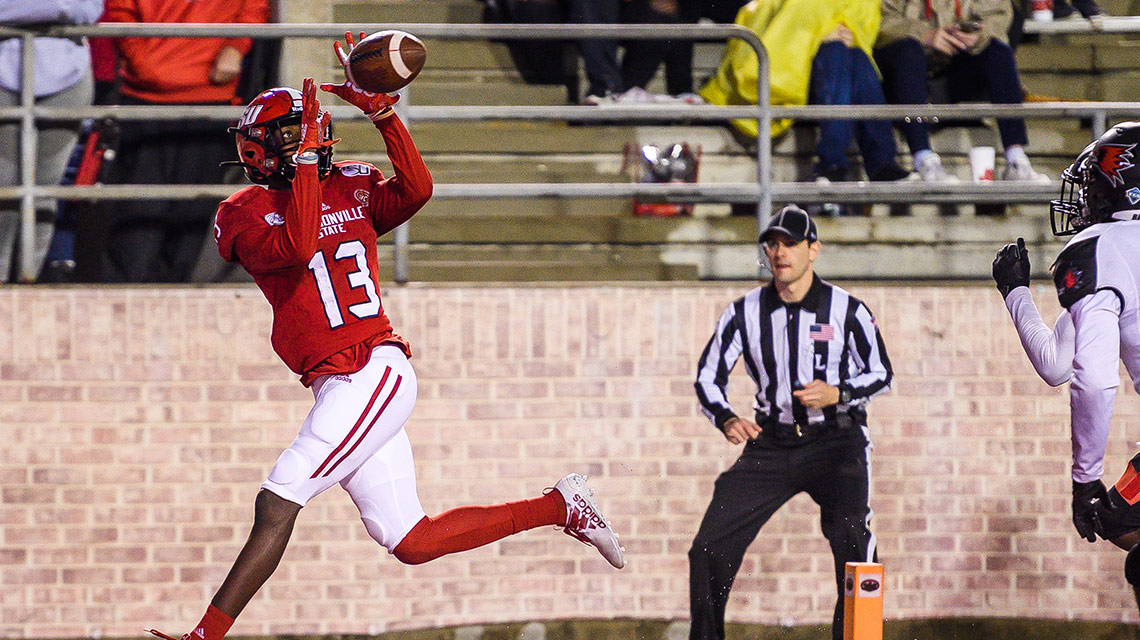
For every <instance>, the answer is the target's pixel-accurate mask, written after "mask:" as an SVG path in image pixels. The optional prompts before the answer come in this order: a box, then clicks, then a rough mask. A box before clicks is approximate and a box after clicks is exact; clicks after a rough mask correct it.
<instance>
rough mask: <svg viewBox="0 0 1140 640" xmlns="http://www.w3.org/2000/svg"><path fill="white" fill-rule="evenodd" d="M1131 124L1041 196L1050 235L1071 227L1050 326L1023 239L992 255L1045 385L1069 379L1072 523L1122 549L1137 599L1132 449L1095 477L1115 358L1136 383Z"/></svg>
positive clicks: (1138, 477)
mask: <svg viewBox="0 0 1140 640" xmlns="http://www.w3.org/2000/svg"><path fill="white" fill-rule="evenodd" d="M1137 147H1140V123H1137V122H1125V123H1121V124H1119V125H1117V126H1115V127H1113V128H1112V129H1110V130H1109V131H1108V132H1107V133H1105V134H1104V135H1103V136H1101V137H1100V138H1099V139H1098V140H1096V141H1095V142H1093V143H1092V144H1090V145H1089V146H1088V147H1086V148H1085V150H1084V151H1082V152H1081V154H1080V155H1079V156H1078V157H1077V159H1076V161H1075V162H1074V163H1073V164H1072V165H1071V166H1070V167H1069V168H1068V169H1066V170H1065V171H1064V172H1063V173H1062V176H1061V178H1062V187H1061V198H1060V199H1059V200H1054V201H1053V202H1052V203H1051V207H1050V214H1051V217H1052V223H1053V233H1054V234H1055V235H1058V236H1067V235H1073V234H1076V235H1075V236H1074V237H1073V239H1072V240H1070V241H1069V243H1068V244H1067V245H1065V248H1064V249H1063V250H1062V251H1061V254H1060V256H1058V258H1057V262H1056V263H1055V264H1054V265H1053V281H1054V284H1055V285H1056V288H1057V296H1058V298H1059V300H1060V302H1061V306H1062V307H1064V308H1065V311H1064V312H1063V313H1062V314H1061V316H1060V317H1059V318H1058V321H1057V325H1056V327H1055V328H1054V330H1052V331H1050V330H1049V329H1048V327H1047V326H1045V324H1044V322H1043V321H1042V320H1041V316H1040V314H1039V313H1038V312H1037V309H1036V307H1035V306H1034V305H1033V300H1032V298H1031V297H1030V294H1029V289H1028V284H1029V257H1028V255H1027V254H1026V252H1025V244H1024V242H1023V241H1022V240H1021V239H1018V243H1017V244H1016V245H1013V244H1011V245H1006V246H1005V247H1003V248H1002V249H1001V251H999V252H998V255H997V258H996V259H995V260H994V265H993V273H994V279H995V280H996V281H997V285H998V290H999V291H1001V293H1002V295H1003V297H1005V300H1006V307H1007V308H1008V309H1009V311H1010V314H1011V316H1012V317H1013V320H1014V324H1015V325H1016V326H1017V330H1018V334H1019V336H1020V337H1021V342H1022V345H1023V346H1024V347H1025V351H1026V354H1027V355H1028V356H1029V358H1030V360H1031V361H1032V362H1033V366H1034V368H1035V369H1036V370H1037V372H1038V374H1039V375H1041V377H1042V379H1044V380H1045V381H1046V382H1048V383H1049V384H1051V385H1059V384H1061V383H1063V382H1066V381H1068V382H1070V386H1069V393H1070V406H1071V412H1072V413H1071V419H1072V441H1073V467H1072V477H1073V524H1074V525H1075V526H1076V529H1077V532H1078V533H1079V534H1080V535H1081V537H1083V538H1085V539H1086V540H1088V541H1089V542H1095V541H1096V538H1097V536H1098V535H1099V536H1100V537H1101V538H1104V539H1105V540H1109V541H1111V542H1113V543H1114V544H1116V545H1117V546H1119V547H1121V548H1123V549H1128V550H1129V552H1128V559H1127V561H1126V563H1125V577H1126V578H1127V580H1128V582H1129V584H1131V585H1132V588H1133V591H1134V592H1135V594H1136V597H1137V604H1138V605H1140V544H1138V541H1140V454H1137V455H1136V456H1134V457H1133V458H1132V460H1131V461H1129V463H1128V465H1127V467H1126V469H1125V471H1124V473H1123V475H1122V476H1121V477H1120V479H1119V480H1118V481H1117V482H1116V484H1115V485H1114V486H1113V487H1112V488H1111V489H1109V490H1106V489H1105V486H1104V483H1103V481H1102V480H1101V477H1102V476H1103V475H1104V454H1105V448H1106V446H1107V443H1108V433H1109V422H1110V420H1111V418H1112V407H1113V401H1114V400H1115V397H1116V387H1117V386H1119V384H1120V376H1119V373H1118V372H1119V369H1120V365H1119V362H1120V361H1121V360H1123V361H1124V366H1125V368H1126V369H1127V370H1128V374H1129V376H1130V377H1131V378H1132V381H1133V386H1134V387H1135V388H1137V390H1140V287H1138V282H1140V166H1137V164H1136V163H1135V161H1136V154H1137V152H1138V151H1140V150H1138V149H1137Z"/></svg>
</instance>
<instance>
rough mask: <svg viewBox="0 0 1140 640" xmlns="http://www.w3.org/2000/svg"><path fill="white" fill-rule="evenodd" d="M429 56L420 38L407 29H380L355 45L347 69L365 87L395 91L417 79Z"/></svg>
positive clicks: (349, 75)
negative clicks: (407, 31)
mask: <svg viewBox="0 0 1140 640" xmlns="http://www.w3.org/2000/svg"><path fill="white" fill-rule="evenodd" d="M426 59H427V49H426V48H424V43H423V42H421V41H420V39H419V38H417V37H415V36H413V35H412V34H410V33H405V32H403V31H395V30H391V31H377V32H376V33H374V34H372V35H370V36H368V37H367V38H365V39H363V40H361V41H360V42H359V43H357V45H356V46H355V47H353V48H352V52H351V53H349V54H348V67H347V68H346V69H345V73H346V74H347V75H348V79H349V80H351V81H352V83H353V84H355V85H356V86H358V87H360V88H361V89H364V90H365V91H371V92H373V93H392V92H393V91H399V90H400V89H403V88H404V87H406V86H407V85H408V83H409V82H411V81H412V80H414V79H415V77H416V76H417V75H419V73H420V70H421V69H423V68H424V61H425V60H426Z"/></svg>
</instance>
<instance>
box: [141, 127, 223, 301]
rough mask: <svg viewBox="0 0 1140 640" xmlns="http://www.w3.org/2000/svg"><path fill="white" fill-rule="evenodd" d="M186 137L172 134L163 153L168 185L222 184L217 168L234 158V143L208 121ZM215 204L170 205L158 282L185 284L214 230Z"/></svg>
mask: <svg viewBox="0 0 1140 640" xmlns="http://www.w3.org/2000/svg"><path fill="white" fill-rule="evenodd" d="M187 129H188V133H187V134H186V135H182V136H179V135H175V134H173V133H172V134H171V136H170V140H169V142H167V143H166V145H165V146H164V148H163V149H162V158H163V163H164V164H165V166H166V168H165V169H164V174H165V175H166V182H167V183H169V184H222V182H223V180H224V177H225V171H224V169H223V168H222V167H220V166H219V165H220V164H221V163H222V162H224V161H225V160H229V159H230V157H231V156H232V155H233V141H232V139H231V138H230V137H229V136H228V135H226V134H225V130H224V129H221V128H219V127H217V126H216V124H215V123H211V122H208V121H202V122H195V123H192V124H191V125H190V126H189V127H187ZM217 208H218V203H217V201H216V200H214V199H199V200H179V201H176V202H173V203H171V210H172V211H171V212H172V214H173V215H171V217H170V218H169V222H168V228H167V233H166V237H165V238H164V240H163V246H162V254H161V256H162V259H161V264H162V269H161V272H160V273H159V274H156V275H157V277H158V279H159V281H160V282H188V281H189V278H190V273H191V271H193V269H194V265H195V264H197V262H198V256H199V254H200V253H201V250H202V244H203V243H202V240H203V239H204V238H205V237H206V235H207V234H208V233H211V230H212V228H213V218H214V213H215V212H216V211H217Z"/></svg>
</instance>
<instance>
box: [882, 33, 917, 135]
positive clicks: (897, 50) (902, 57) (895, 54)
mask: <svg viewBox="0 0 1140 640" xmlns="http://www.w3.org/2000/svg"><path fill="white" fill-rule="evenodd" d="M875 63H876V64H877V65H879V71H880V72H882V74H883V93H884V94H885V95H886V98H887V102H889V103H891V104H926V103H927V102H929V101H930V89H929V86H928V85H927V75H926V74H927V71H926V54H925V53H924V52H923V50H922V45H921V44H920V43H919V42H918V40H915V39H913V38H903V39H902V40H899V41H897V42H893V43H891V44H889V45H887V46H885V47H882V48H880V49H875ZM903 134H904V135H905V136H906V142H907V146H909V147H910V152H911V153H912V154H915V153H918V152H919V151H926V150H929V149H930V129H929V128H928V127H927V125H926V123H925V122H916V121H912V122H907V123H904V124H903Z"/></svg>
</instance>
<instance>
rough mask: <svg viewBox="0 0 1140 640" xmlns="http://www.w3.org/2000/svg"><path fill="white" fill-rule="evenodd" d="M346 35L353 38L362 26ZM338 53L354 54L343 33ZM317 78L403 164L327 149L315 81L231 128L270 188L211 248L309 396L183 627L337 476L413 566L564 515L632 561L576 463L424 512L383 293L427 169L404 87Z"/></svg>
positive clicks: (233, 597) (244, 161) (244, 206)
mask: <svg viewBox="0 0 1140 640" xmlns="http://www.w3.org/2000/svg"><path fill="white" fill-rule="evenodd" d="M362 35H363V34H362ZM347 40H348V43H349V46H350V47H351V46H352V45H353V38H352V37H351V36H348V37H347ZM336 50H337V53H338V55H340V56H341V59H342V61H343V60H345V59H346V57H347V54H346V53H345V52H344V50H343V49H342V48H341V47H340V43H339V42H338V43H337V46H336ZM350 51H351V49H350ZM321 89H323V90H325V91H329V92H331V93H334V94H336V95H337V96H340V97H341V98H343V99H344V100H346V101H348V102H350V103H351V104H353V105H356V106H357V107H359V108H360V109H361V110H363V111H364V112H365V113H366V114H368V116H369V118H370V119H371V120H372V122H373V123H375V125H376V129H377V130H379V132H380V134H381V135H382V136H383V137H384V143H385V145H386V147H387V153H388V158H389V159H390V160H391V161H392V167H393V170H394V175H392V176H391V177H387V178H386V177H384V176H383V175H382V174H381V173H380V170H379V169H377V168H376V167H374V166H372V165H370V164H367V163H364V162H356V161H351V160H350V161H344V162H336V163H334V162H333V161H332V145H333V144H335V143H336V142H337V141H336V140H331V139H330V137H331V118H330V116H329V114H328V113H327V112H324V111H321V110H320V104H319V102H318V101H317V98H316V89H315V87H314V83H313V80H312V79H311V78H306V79H305V82H304V85H303V89H302V90H301V91H297V90H295V89H289V88H277V89H270V90H269V91H266V92H264V93H262V94H261V95H259V96H258V97H257V98H255V99H254V100H253V102H251V103H250V104H249V106H248V107H247V108H246V110H245V114H244V115H243V117H242V119H241V121H240V122H239V123H238V126H237V127H235V128H233V129H231V131H233V132H235V137H236V140H237V149H238V156H239V158H240V160H239V163H240V164H241V165H242V166H243V167H244V169H245V171H246V175H247V177H248V178H249V179H250V180H251V181H252V182H254V183H256V184H258V185H263V186H255V187H248V188H246V189H243V190H242V191H239V192H237V193H235V194H234V195H232V196H230V197H229V198H228V199H227V200H226V201H225V202H222V204H221V206H219V207H218V213H217V219H216V222H215V224H214V234H215V237H216V238H217V241H218V251H219V252H220V253H221V255H222V257H223V258H225V259H226V260H228V261H233V262H237V263H239V264H241V265H242V267H244V268H245V269H246V271H248V272H249V273H250V274H251V275H252V276H253V278H254V281H255V282H256V283H257V286H258V287H259V288H260V289H261V291H262V293H263V294H264V295H265V297H266V299H267V300H268V301H269V304H270V305H271V306H272V308H273V333H272V343H273V348H274V350H275V351H276V352H277V354H278V355H279V356H280V357H281V359H282V360H283V361H284V362H285V364H287V365H288V366H289V368H290V369H292V370H293V372H294V373H297V374H298V375H300V376H301V383H302V384H303V385H305V386H306V387H311V388H312V390H313V395H314V398H315V405H314V406H313V409H312V411H311V412H310V413H309V415H308V417H307V418H306V419H305V422H304V424H303V425H302V426H301V430H300V433H299V434H298V435H297V438H296V439H295V440H294V441H293V443H292V444H291V445H290V446H289V448H287V449H286V450H285V451H284V452H283V453H282V454H281V456H280V457H279V458H278V460H277V462H276V464H274V466H273V469H272V470H271V471H270V473H269V477H268V479H267V480H266V481H265V482H264V483H263V484H262V490H261V491H260V492H259V493H258V495H257V499H256V502H255V516H254V524H253V529H252V531H251V532H250V534H249V539H248V540H247V542H246V543H245V546H244V547H243V548H242V550H241V552H240V553H239V554H238V557H237V560H236V561H235V562H234V565H233V568H232V569H231V570H230V573H229V575H227V576H226V579H225V581H223V583H222V585H221V587H220V588H219V589H218V591H217V593H216V594H215V596H214V598H213V600H212V601H211V603H210V606H209V607H208V608H207V610H206V613H205V615H204V616H203V618H202V621H201V622H200V623H199V624H198V625H197V626H195V627H194V631H193V632H191V633H190V634H187V635H186V636H184V639H186V640H220V639H221V638H223V637H224V636H225V634H226V632H227V631H228V630H229V628H230V626H231V625H232V624H233V622H234V618H236V617H237V616H238V614H240V613H241V611H242V609H244V608H245V606H246V604H248V603H249V601H250V599H251V598H252V597H253V595H254V594H255V593H256V592H257V590H258V589H259V588H260V587H261V585H262V584H264V583H265V581H266V580H267V579H268V578H269V576H270V575H271V574H272V573H273V571H274V570H275V569H276V567H277V564H278V562H279V561H280V560H281V556H282V554H283V553H284V551H285V547H286V545H287V543H288V541H289V537H290V535H291V533H292V530H293V524H294V522H295V520H296V518H297V514H298V513H299V512H300V510H301V508H302V507H303V506H304V505H305V504H306V503H307V502H308V501H309V500H310V499H312V498H313V497H314V496H316V495H317V494H319V493H321V492H322V491H324V490H326V489H328V488H330V487H332V486H333V485H334V484H338V483H339V484H340V485H341V486H342V487H343V488H344V489H345V491H347V492H348V494H349V495H350V496H351V497H352V500H353V502H354V503H355V504H356V506H357V508H359V510H360V517H361V520H363V522H364V526H365V528H366V530H367V531H368V534H369V536H371V537H372V538H373V539H374V540H376V542H378V543H379V544H381V545H382V546H384V547H385V548H387V549H388V551H389V552H390V553H391V554H393V555H394V556H395V557H396V558H397V559H398V560H400V561H401V562H404V563H407V564H420V563H423V562H428V561H430V560H434V559H436V558H438V557H440V556H442V555H445V554H448V553H454V552H457V551H464V550H467V549H473V548H475V547H479V546H482V545H485V544H488V543H490V542H494V541H495V540H499V539H501V538H503V537H506V536H508V535H511V534H514V533H518V532H520V531H525V530H527V529H533V528H535V527H539V526H545V525H556V526H561V527H563V528H564V531H565V532H566V533H568V534H570V535H571V536H573V537H575V538H577V539H579V540H581V541H582V542H586V543H588V544H591V545H593V546H594V547H596V548H597V549H598V551H599V552H600V553H601V554H602V556H603V557H604V558H605V559H606V560H607V561H608V562H609V563H610V564H612V565H613V566H614V567H617V568H619V569H620V568H621V567H622V566H624V565H625V558H624V554H623V550H622V548H621V546H620V545H619V543H618V539H617V536H616V535H615V534H614V532H613V528H612V527H611V526H610V525H609V523H608V522H607V521H606V519H605V518H604V517H603V516H602V514H601V512H600V511H599V510H598V506H597V504H596V503H595V502H594V499H593V497H592V496H593V492H592V491H591V490H590V489H589V488H588V487H587V486H586V481H585V478H584V477H583V476H581V475H578V474H576V473H571V474H569V475H567V476H565V477H564V478H562V479H561V480H559V481H558V483H557V484H555V486H554V489H553V490H551V491H549V492H547V493H545V494H544V495H542V496H540V497H537V498H533V499H529V500H520V501H518V502H510V503H507V504H500V505H494V506H487V507H460V508H457V509H452V510H450V511H448V512H446V513H443V514H441V515H439V516H435V517H428V516H427V515H425V513H424V510H423V507H421V506H420V501H419V497H418V496H417V493H416V477H415V466H414V462H413V459H412V449H411V444H410V443H409V441H408V436H407V433H406V432H405V431H404V422H405V421H406V420H407V419H408V417H409V415H410V414H411V411H412V407H413V406H414V405H415V401H416V374H415V371H414V370H413V369H412V367H411V365H410V364H409V362H408V358H409V357H410V355H411V349H410V347H409V346H408V343H407V341H406V340H404V339H403V338H401V337H400V336H398V335H396V334H395V333H393V330H392V323H391V321H390V320H389V319H388V316H387V314H386V313H385V312H384V307H383V305H382V304H381V301H380V294H379V285H378V283H377V279H376V274H377V271H378V264H377V257H376V241H377V237H378V236H380V235H383V234H384V233H387V232H388V231H391V230H392V229H394V228H396V227H397V226H399V225H401V224H403V223H404V222H406V221H407V220H408V219H410V218H411V217H412V216H413V215H414V214H415V213H416V212H417V211H418V210H419V209H420V208H421V207H423V205H424V204H425V203H426V202H427V201H428V199H429V198H430V197H431V194H432V178H431V174H430V173H429V172H428V169H427V167H426V166H425V165H424V161H423V159H422V158H421V157H420V154H419V151H418V150H417V149H416V146H415V144H414V143H413V142H412V139H411V136H409V134H408V130H407V129H406V128H405V127H404V124H403V122H401V121H400V118H399V117H398V116H397V115H396V114H395V112H394V111H393V110H392V105H393V104H394V103H395V102H396V101H397V100H398V98H399V96H389V95H385V94H373V93H368V92H365V91H362V90H360V89H358V88H356V87H355V86H354V85H353V84H352V83H351V82H345V83H343V84H338V85H332V84H323V85H321ZM266 187H267V188H266ZM152 633H154V634H155V635H157V636H160V637H163V638H169V636H166V635H165V634H162V633H160V632H157V631H153V630H152Z"/></svg>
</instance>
